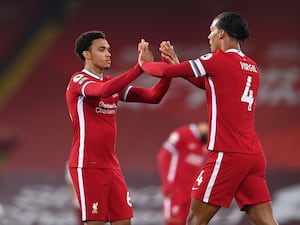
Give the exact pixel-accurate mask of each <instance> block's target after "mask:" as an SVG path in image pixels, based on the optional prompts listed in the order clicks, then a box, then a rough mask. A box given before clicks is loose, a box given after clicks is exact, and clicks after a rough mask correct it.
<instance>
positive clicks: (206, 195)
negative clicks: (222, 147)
mask: <svg viewBox="0 0 300 225" xmlns="http://www.w3.org/2000/svg"><path fill="white" fill-rule="evenodd" d="M223 155H224V153H223V152H218V158H217V160H216V163H215V166H214V170H213V172H212V174H211V177H210V179H209V182H208V185H207V187H206V190H205V193H204V197H203V202H206V203H208V201H209V197H210V194H211V191H212V188H213V186H214V184H215V181H216V178H217V175H218V173H219V170H220V167H221V162H222V159H223Z"/></svg>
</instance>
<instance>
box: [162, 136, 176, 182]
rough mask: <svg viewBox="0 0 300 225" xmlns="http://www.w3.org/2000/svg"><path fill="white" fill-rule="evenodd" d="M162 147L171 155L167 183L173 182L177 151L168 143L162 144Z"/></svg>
mask: <svg viewBox="0 0 300 225" xmlns="http://www.w3.org/2000/svg"><path fill="white" fill-rule="evenodd" d="M164 147H165V148H166V149H167V150H168V151H169V152H170V153H171V162H170V166H169V171H168V176H167V179H168V181H169V182H173V181H174V179H175V174H176V170H177V165H178V159H179V153H178V150H177V149H176V148H175V147H174V146H173V145H171V144H170V143H168V142H165V143H164Z"/></svg>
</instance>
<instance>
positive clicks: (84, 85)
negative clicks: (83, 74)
mask: <svg viewBox="0 0 300 225" xmlns="http://www.w3.org/2000/svg"><path fill="white" fill-rule="evenodd" d="M93 82H95V81H88V82H85V83H84V84H83V85H82V88H81V94H82V95H83V96H84V97H86V95H85V93H84V89H85V87H86V86H87V85H88V84H89V83H93Z"/></svg>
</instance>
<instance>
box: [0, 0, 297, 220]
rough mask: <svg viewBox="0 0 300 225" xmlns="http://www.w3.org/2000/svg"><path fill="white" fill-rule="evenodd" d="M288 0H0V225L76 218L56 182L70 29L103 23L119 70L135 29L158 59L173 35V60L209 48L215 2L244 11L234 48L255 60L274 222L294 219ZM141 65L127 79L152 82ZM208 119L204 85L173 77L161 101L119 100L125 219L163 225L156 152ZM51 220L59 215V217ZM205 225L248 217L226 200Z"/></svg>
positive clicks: (61, 161) (66, 124) (128, 59)
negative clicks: (245, 32)
mask: <svg viewBox="0 0 300 225" xmlns="http://www.w3.org/2000/svg"><path fill="white" fill-rule="evenodd" d="M299 5H300V3H298V1H296V0H290V1H286V2H282V1H271V2H270V1H258V0H253V1H249V2H244V1H238V0H228V1H217V0H213V1H200V0H198V1H196V0H191V1H147V2H142V1H137V0H131V1H116V0H110V1H96V0H94V1H93V0H86V1H83V0H82V1H71V0H70V1H66V0H65V1H55V0H44V1H34V0H26V1H22V2H21V1H16V0H11V1H1V2H0V25H1V29H0V35H1V41H0V160H1V161H0V172H1V173H0V203H1V205H0V225H11V224H14V225H18V224H20V225H21V224H22V225H27V224H28V225H35V224H38V225H44V224H45V225H46V224H47V225H49V224H58V223H60V224H66V225H67V224H75V220H76V217H75V215H74V212H73V210H72V208H71V206H70V202H69V198H70V196H69V193H68V189H67V188H66V185H65V181H64V169H65V162H66V160H67V158H68V154H69V148H70V144H71V134H72V131H71V124H70V121H69V117H68V113H67V109H66V105H65V96H64V94H65V89H66V85H67V82H68V79H69V77H70V75H71V74H72V73H73V72H74V71H77V70H79V69H81V68H82V64H81V62H80V61H79V59H78V58H77V57H76V56H75V54H74V53H73V48H74V41H75V39H76V37H77V36H78V35H79V34H80V33H81V32H84V31H87V30H103V31H104V32H105V33H106V35H107V38H108V40H109V42H110V44H111V46H112V68H111V70H110V71H109V73H108V74H111V75H117V74H119V73H120V72H122V71H124V70H127V69H128V68H129V67H131V66H132V65H133V64H135V63H136V58H137V53H136V46H137V43H138V42H139V40H140V38H145V39H146V40H147V41H149V42H150V48H151V49H152V50H153V52H154V54H155V56H156V59H157V60H158V59H159V53H158V50H157V49H158V46H159V43H160V42H161V40H171V42H172V43H173V44H174V45H175V48H176V51H177V52H178V55H179V57H180V59H181V60H184V59H188V58H194V57H197V56H199V55H201V54H204V53H206V52H208V51H209V48H208V41H207V35H208V33H209V25H210V22H211V19H212V18H213V17H214V16H215V15H216V14H218V13H219V12H221V11H236V12H239V13H241V14H242V15H243V16H244V17H246V18H247V20H248V22H249V29H250V31H251V36H250V39H249V40H247V41H246V42H245V43H242V49H243V50H244V52H246V53H247V54H248V55H249V56H251V57H252V58H254V59H255V60H256V61H257V63H258V65H259V66H260V70H261V74H262V78H261V79H262V85H261V90H260V93H259V100H258V107H257V111H256V129H257V132H258V134H259V136H260V138H261V143H262V145H263V147H264V150H265V153H266V157H267V161H268V175H267V178H268V182H269V185H270V190H271V193H272V196H273V206H274V211H275V214H276V217H277V219H278V220H279V223H280V224H281V225H296V224H300V216H299V211H300V204H299V203H300V151H299V143H298V141H299V138H300V119H299V115H300V32H299V29H298V28H297V27H298V21H299V20H300V15H299V12H298V9H299ZM155 81H156V78H153V77H150V76H148V75H146V74H145V75H143V76H141V77H140V78H138V80H137V81H135V82H134V83H135V84H139V85H142V86H150V85H152V84H153V83H154V82H155ZM204 119H206V106H205V98H204V93H203V92H202V91H200V90H198V89H196V88H194V87H193V86H192V85H190V84H189V83H187V82H186V81H184V80H183V79H180V78H177V79H174V81H173V83H172V85H171V88H170V91H169V92H168V93H167V95H166V96H165V98H164V99H163V101H162V102H161V104H159V105H155V106H153V105H145V104H139V103H126V104H125V103H120V107H119V112H118V143H117V151H118V155H119V159H120V162H121V166H122V169H123V171H124V174H125V176H126V179H127V181H128V184H129V186H130V189H131V193H132V194H131V195H132V200H133V202H134V205H135V218H134V224H144V225H148V224H149V225H150V224H162V211H161V195H160V191H159V178H158V174H157V169H156V161H155V160H156V153H157V151H158V150H159V147H160V145H161V143H162V142H163V141H164V140H165V138H166V137H167V136H168V134H169V132H170V131H171V130H172V129H174V128H175V127H177V126H179V125H182V124H184V123H189V122H194V121H199V120H204ZM58 221H59V222H58ZM212 224H216V225H218V224H235V225H244V224H245V225H246V224H249V222H248V221H247V219H246V216H245V215H244V214H243V213H239V212H238V210H237V209H236V206H235V204H234V203H233V205H232V207H231V208H230V209H224V210H222V211H221V212H220V214H218V216H217V217H216V218H214V220H213V221H212Z"/></svg>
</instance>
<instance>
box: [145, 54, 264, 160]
mask: <svg viewBox="0 0 300 225" xmlns="http://www.w3.org/2000/svg"><path fill="white" fill-rule="evenodd" d="M142 67H143V70H144V71H145V72H147V73H150V74H153V75H157V76H163V77H176V76H183V77H193V76H194V77H198V78H201V79H203V76H205V77H204V78H205V89H206V98H207V108H208V116H209V125H210V134H209V137H208V149H209V150H214V151H223V152H240V153H248V154H256V153H260V152H261V151H262V148H261V145H260V142H259V139H258V137H257V135H256V131H255V128H254V112H255V105H256V98H257V93H258V88H259V83H260V75H259V71H258V67H257V65H256V63H255V62H254V61H253V60H252V59H250V58H249V57H247V56H245V55H244V54H243V53H242V52H241V51H239V50H237V49H229V50H227V51H225V52H224V51H222V50H217V51H216V52H215V53H209V54H206V55H203V56H201V57H199V58H197V59H195V60H189V61H185V62H182V63H181V64H178V65H168V64H166V63H159V62H156V63H155V62H154V63H153V62H145V63H143V66H142ZM190 82H192V83H194V81H193V80H190Z"/></svg>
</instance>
